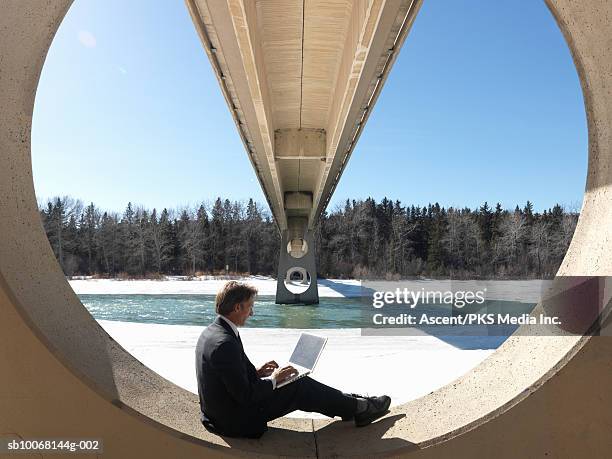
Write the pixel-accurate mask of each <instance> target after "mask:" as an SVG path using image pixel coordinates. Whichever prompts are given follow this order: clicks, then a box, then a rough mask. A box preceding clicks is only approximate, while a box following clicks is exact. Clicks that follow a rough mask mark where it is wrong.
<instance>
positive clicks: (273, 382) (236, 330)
mask: <svg viewBox="0 0 612 459" xmlns="http://www.w3.org/2000/svg"><path fill="white" fill-rule="evenodd" d="M219 317H221V318H222V319H223V320H225V321H226V322H227V323H228V324H229V326H230V327H232V330H233V332H234V335H236V338H238V337H239V336H240V333H238V327H236V324H235V323H234V322H232V321H231V320H229V319H228V318H227V317H225V316H222V315H221V314H219ZM261 379H267V380H268V381H271V382H272V389H276V378H273V377H272V376H267V377H265V378H261Z"/></svg>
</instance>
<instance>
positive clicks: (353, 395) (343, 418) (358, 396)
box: [342, 394, 368, 422]
mask: <svg viewBox="0 0 612 459" xmlns="http://www.w3.org/2000/svg"><path fill="white" fill-rule="evenodd" d="M344 395H347V396H349V397H353V398H365V399H366V400H367V399H368V397H366V396H365V395H360V394H344ZM353 419H355V416H342V422H347V421H352V420H353Z"/></svg>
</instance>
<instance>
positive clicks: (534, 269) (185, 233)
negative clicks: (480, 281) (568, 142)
mask: <svg viewBox="0 0 612 459" xmlns="http://www.w3.org/2000/svg"><path fill="white" fill-rule="evenodd" d="M40 215H41V219H42V223H43V226H44V228H45V231H46V233H47V237H48V238H49V242H50V244H51V247H52V248H53V251H54V253H55V255H56V257H57V260H58V262H59V263H60V265H61V267H62V269H63V270H64V273H65V274H66V275H68V276H74V275H98V276H102V277H105V276H109V277H158V276H162V275H201V274H221V273H226V272H227V271H229V272H232V273H251V274H263V275H272V276H275V275H276V269H277V260H278V252H279V244H280V238H279V234H278V231H277V229H276V225H275V223H274V221H273V219H272V217H271V215H270V213H269V212H268V211H267V210H265V209H264V208H263V207H262V206H261V205H260V204H258V203H256V202H254V201H253V200H252V199H250V200H249V201H248V202H241V201H233V202H232V201H230V200H228V199H225V200H223V199H221V198H217V199H216V200H215V201H214V202H213V203H202V204H201V205H199V206H197V207H195V208H182V209H170V210H168V209H163V210H162V211H161V212H159V211H158V210H157V209H153V210H148V209H145V208H143V207H142V206H133V205H132V204H131V203H129V204H128V205H127V207H126V209H125V211H124V212H123V213H122V214H119V213H117V212H109V211H103V210H101V209H99V208H98V207H96V206H95V205H94V204H93V203H91V204H89V205H88V206H84V205H83V203H82V202H81V201H80V200H76V199H73V198H71V197H56V198H52V199H49V200H48V201H47V202H46V204H45V205H41V206H40ZM577 219H578V213H577V212H575V211H566V210H564V209H563V208H562V207H561V206H560V205H556V206H554V207H553V208H552V209H548V210H545V211H543V212H542V213H537V212H534V211H533V204H532V203H531V202H529V201H528V202H527V203H526V204H525V206H524V207H523V208H520V207H519V206H517V207H516V208H515V209H514V210H513V211H509V210H504V209H502V207H501V205H500V204H497V206H496V207H495V209H492V208H491V207H489V205H488V204H487V203H486V202H485V203H484V204H483V205H482V206H480V207H479V208H478V209H474V210H471V209H469V208H463V209H454V208H452V207H450V208H448V209H445V208H444V207H440V205H439V204H437V203H436V204H429V205H428V206H426V207H418V206H416V207H415V206H402V204H401V202H400V201H394V202H393V201H390V200H388V199H387V198H384V199H383V200H382V201H380V202H378V203H377V202H376V201H375V200H374V199H371V198H368V199H366V200H353V201H349V200H347V201H346V203H345V205H344V206H338V207H337V208H335V209H334V210H333V211H330V212H325V213H324V214H323V215H322V217H321V221H320V223H319V225H318V227H317V229H316V250H317V255H318V271H319V275H320V276H324V277H334V278H342V277H354V278H358V279H364V278H405V277H412V276H428V277H453V278H517V277H521V278H527V277H535V278H548V277H552V276H554V274H555V272H556V270H557V269H558V267H559V265H560V263H561V261H562V259H563V256H564V255H565V252H566V251H567V247H568V245H569V242H570V240H571V238H572V235H573V232H574V228H575V225H576V221H577Z"/></svg>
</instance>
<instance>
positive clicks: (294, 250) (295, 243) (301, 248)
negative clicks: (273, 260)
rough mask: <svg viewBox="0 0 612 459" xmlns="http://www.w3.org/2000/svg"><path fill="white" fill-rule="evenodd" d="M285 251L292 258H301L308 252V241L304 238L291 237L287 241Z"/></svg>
mask: <svg viewBox="0 0 612 459" xmlns="http://www.w3.org/2000/svg"><path fill="white" fill-rule="evenodd" d="M287 253H288V254H289V255H291V257H292V258H302V257H304V256H305V255H306V254H307V253H308V242H306V239H302V238H298V239H292V240H290V241H289V242H288V243H287Z"/></svg>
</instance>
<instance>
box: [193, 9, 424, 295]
mask: <svg viewBox="0 0 612 459" xmlns="http://www.w3.org/2000/svg"><path fill="white" fill-rule="evenodd" d="M420 4H421V0H252V1H243V0H187V6H188V8H189V11H190V13H191V16H192V19H193V22H194V24H195V26H196V28H197V30H198V33H199V35H200V38H201V40H202V43H203V44H204V48H205V50H206V53H207V54H208V57H209V58H210V62H211V64H212V67H213V69H214V71H215V73H216V75H217V78H218V80H219V84H220V86H221V89H222V91H223V94H224V95H225V99H226V101H227V104H228V106H229V108H230V110H231V112H232V115H233V117H234V120H235V122H236V126H237V128H238V132H239V133H240V136H241V138H242V140H243V143H244V146H245V149H246V151H247V154H248V156H249V159H250V160H251V163H252V165H253V168H254V169H255V173H256V174H257V177H258V179H259V182H260V184H261V187H262V188H263V191H264V194H265V195H266V198H267V200H268V204H269V205H270V209H271V211H272V213H273V215H274V219H275V221H276V223H277V225H278V228H279V230H280V232H281V248H280V249H281V254H280V257H279V267H278V287H277V295H276V297H277V302H279V303H317V302H318V294H317V282H316V279H317V272H316V259H315V250H314V244H312V243H310V242H309V241H312V240H313V239H312V236H313V235H312V231H313V228H314V227H315V225H316V224H317V221H318V219H319V216H320V215H321V213H322V212H323V211H324V210H325V207H326V206H327V204H328V202H329V200H330V198H331V196H332V194H333V192H334V189H335V187H336V185H337V184H338V180H339V179H340V176H341V175H342V172H343V170H344V168H345V166H346V164H347V161H348V159H349V157H350V155H351V152H352V151H353V149H354V147H355V145H356V143H357V140H358V138H359V135H360V133H361V131H362V129H363V127H364V125H365V122H366V120H367V118H368V115H369V114H370V112H371V110H372V108H373V107H374V104H375V102H376V98H377V96H378V94H379V92H380V90H381V89H382V86H383V83H384V81H385V78H386V76H387V75H388V73H389V71H390V70H391V66H392V64H393V62H394V60H395V58H396V56H397V53H398V52H399V50H400V47H401V45H402V43H403V41H404V39H405V38H406V36H407V34H408V31H409V29H410V26H411V25H412V21H413V20H414V18H415V16H416V13H417V11H418V9H419V6H420ZM296 268H298V269H299V270H296ZM302 270H306V272H307V275H308V277H309V278H310V286H309V288H308V289H307V290H306V291H305V292H303V293H299V294H294V293H291V292H290V291H289V290H288V289H287V288H286V286H285V283H284V280H285V279H288V278H289V277H290V275H291V273H295V272H301V271H302ZM303 280H304V281H306V279H303ZM305 283H306V282H305Z"/></svg>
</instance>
